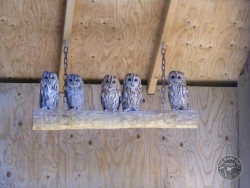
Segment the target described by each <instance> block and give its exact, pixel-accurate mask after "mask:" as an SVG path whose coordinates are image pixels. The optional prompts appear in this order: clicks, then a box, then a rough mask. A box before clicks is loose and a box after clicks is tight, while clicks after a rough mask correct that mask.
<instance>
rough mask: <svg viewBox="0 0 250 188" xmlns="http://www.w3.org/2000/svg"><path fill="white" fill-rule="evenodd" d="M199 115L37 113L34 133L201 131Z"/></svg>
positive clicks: (181, 111)
mask: <svg viewBox="0 0 250 188" xmlns="http://www.w3.org/2000/svg"><path fill="white" fill-rule="evenodd" d="M198 122H199V121H198V112H197V111H193V110H179V111H178V110H177V111H172V110H170V111H140V112H113V113H112V112H101V111H63V110H62V111H46V110H34V111H33V130H72V129H127V128H197V127H198Z"/></svg>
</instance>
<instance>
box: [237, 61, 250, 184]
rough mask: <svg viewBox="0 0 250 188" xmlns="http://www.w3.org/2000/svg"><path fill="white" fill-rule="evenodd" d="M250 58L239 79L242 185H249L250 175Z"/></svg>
mask: <svg viewBox="0 0 250 188" xmlns="http://www.w3.org/2000/svg"><path fill="white" fill-rule="evenodd" d="M249 96H250V58H249V61H248V63H247V65H246V67H245V70H244V74H243V75H241V76H240V78H239V81H238V98H239V156H240V159H241V162H242V165H243V173H242V175H241V177H240V187H248V186H249V177H250V163H249V157H250V145H249V138H250V116H249V115H250V100H249Z"/></svg>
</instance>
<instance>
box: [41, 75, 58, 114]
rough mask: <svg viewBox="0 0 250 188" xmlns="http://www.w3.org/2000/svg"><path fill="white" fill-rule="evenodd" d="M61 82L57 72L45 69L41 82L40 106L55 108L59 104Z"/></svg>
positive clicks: (45, 108) (47, 108)
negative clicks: (59, 82)
mask: <svg viewBox="0 0 250 188" xmlns="http://www.w3.org/2000/svg"><path fill="white" fill-rule="evenodd" d="M58 99H59V84H58V78H57V75H56V73H54V72H48V71H45V72H44V73H43V74H42V78H41V82H40V108H41V109H43V110H53V109H56V108H57V106H58Z"/></svg>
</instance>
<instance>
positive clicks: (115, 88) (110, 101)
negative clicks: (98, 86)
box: [101, 75, 121, 112]
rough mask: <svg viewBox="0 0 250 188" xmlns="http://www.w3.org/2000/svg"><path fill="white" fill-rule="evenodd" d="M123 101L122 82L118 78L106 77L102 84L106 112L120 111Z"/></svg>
mask: <svg viewBox="0 0 250 188" xmlns="http://www.w3.org/2000/svg"><path fill="white" fill-rule="evenodd" d="M120 101H121V92H120V82H119V80H118V79H117V77H116V76H112V75H106V76H105V77H104V79H103V82H102V92H101V102H102V108H103V110H104V111H105V112H116V111H119V106H120Z"/></svg>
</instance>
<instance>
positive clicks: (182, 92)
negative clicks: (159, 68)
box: [168, 71, 188, 110]
mask: <svg viewBox="0 0 250 188" xmlns="http://www.w3.org/2000/svg"><path fill="white" fill-rule="evenodd" d="M168 81H169V85H168V99H169V102H170V106H171V108H172V110H187V109H188V90H187V87H186V81H185V78H184V74H183V73H182V72H178V71H171V72H170V73H169V76H168Z"/></svg>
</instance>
